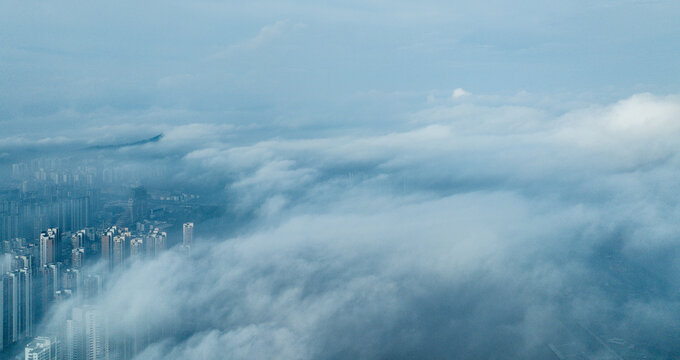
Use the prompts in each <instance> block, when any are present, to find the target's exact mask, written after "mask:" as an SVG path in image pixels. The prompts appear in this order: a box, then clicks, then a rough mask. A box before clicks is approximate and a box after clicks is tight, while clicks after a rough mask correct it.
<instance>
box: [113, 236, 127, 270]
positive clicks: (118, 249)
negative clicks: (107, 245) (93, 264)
mask: <svg viewBox="0 0 680 360" xmlns="http://www.w3.org/2000/svg"><path fill="white" fill-rule="evenodd" d="M126 255H127V251H126V238H125V236H123V235H116V236H114V237H113V257H112V261H113V266H114V267H115V266H120V265H122V264H123V263H124V262H125V258H126Z"/></svg>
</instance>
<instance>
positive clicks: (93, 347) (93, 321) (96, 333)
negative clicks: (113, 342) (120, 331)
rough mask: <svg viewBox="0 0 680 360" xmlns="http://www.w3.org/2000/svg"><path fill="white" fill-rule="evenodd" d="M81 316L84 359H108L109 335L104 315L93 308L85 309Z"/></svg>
mask: <svg viewBox="0 0 680 360" xmlns="http://www.w3.org/2000/svg"><path fill="white" fill-rule="evenodd" d="M83 317H84V323H85V329H84V330H85V359H86V360H102V359H108V357H109V337H108V331H107V330H108V329H107V326H106V322H105V320H104V317H103V316H102V315H101V313H100V312H99V311H97V310H96V309H94V308H88V309H85V310H84V314H83Z"/></svg>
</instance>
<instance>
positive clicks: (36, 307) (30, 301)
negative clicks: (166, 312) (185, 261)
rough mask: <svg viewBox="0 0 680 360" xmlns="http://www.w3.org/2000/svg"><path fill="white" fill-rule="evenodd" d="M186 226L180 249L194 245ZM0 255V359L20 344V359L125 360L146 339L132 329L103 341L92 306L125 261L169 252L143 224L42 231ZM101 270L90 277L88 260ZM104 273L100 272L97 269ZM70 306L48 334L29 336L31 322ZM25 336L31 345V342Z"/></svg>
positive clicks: (101, 317)
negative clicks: (51, 334)
mask: <svg viewBox="0 0 680 360" xmlns="http://www.w3.org/2000/svg"><path fill="white" fill-rule="evenodd" d="M193 228H194V224H193V223H185V224H183V227H182V230H183V231H182V244H181V247H182V248H183V249H190V247H191V244H192V242H193ZM0 245H2V249H1V250H2V256H1V257H0V273H1V274H2V275H0V284H1V286H0V295H1V296H0V308H2V311H1V312H0V324H1V325H2V326H0V334H1V336H0V355H1V354H3V353H5V354H9V353H11V352H12V351H15V352H16V350H17V349H18V348H19V347H20V346H23V344H25V343H26V342H27V341H30V342H29V343H28V345H26V347H25V358H26V359H50V360H52V359H55V360H96V359H120V360H124V359H131V358H132V357H133V356H134V355H135V354H136V353H138V352H139V351H141V349H143V348H144V347H145V346H146V344H147V343H148V341H149V339H150V336H151V334H150V330H149V329H146V330H145V329H141V330H140V329H136V330H135V334H132V335H130V336H128V337H126V338H124V339H121V338H118V339H113V340H112V339H110V337H109V334H108V325H107V319H106V314H104V313H102V312H101V311H100V310H99V309H98V308H97V307H96V303H97V302H96V301H95V300H96V299H97V297H99V295H101V294H102V289H103V283H104V281H105V279H106V276H107V275H108V274H109V273H111V272H112V271H114V270H116V269H118V268H121V267H123V266H124V265H125V264H126V263H127V262H132V261H138V260H142V259H145V258H153V257H156V256H159V255H160V254H161V253H162V252H163V251H165V250H166V249H167V247H168V244H167V233H166V232H164V231H161V230H160V229H159V228H158V227H154V226H150V224H149V223H146V224H145V223H140V224H138V225H137V229H135V230H131V229H129V228H126V227H119V226H110V227H108V228H105V229H102V230H100V231H96V230H95V229H94V228H85V229H81V230H78V231H75V232H68V233H62V232H61V231H60V230H59V229H58V228H49V229H47V230H45V231H43V232H41V233H40V235H39V236H38V239H37V241H34V242H27V241H25V240H23V239H20V238H17V239H13V240H10V241H2V242H1V243H0ZM97 262H98V263H100V264H102V265H103V266H99V267H98V269H99V270H100V271H103V272H102V273H89V272H88V270H87V269H88V268H89V267H88V266H86V265H87V264H89V263H97ZM102 269H103V270H102ZM65 302H68V306H71V309H70V312H69V314H68V316H67V318H65V319H63V326H62V328H61V329H60V330H59V331H58V334H54V335H55V336H54V337H44V336H39V337H35V338H34V336H36V335H43V334H36V328H35V327H36V324H38V323H39V321H40V320H41V319H42V318H44V317H45V316H46V315H47V314H48V312H49V311H50V308H51V307H52V306H53V305H54V304H55V303H65ZM31 339H32V340H31Z"/></svg>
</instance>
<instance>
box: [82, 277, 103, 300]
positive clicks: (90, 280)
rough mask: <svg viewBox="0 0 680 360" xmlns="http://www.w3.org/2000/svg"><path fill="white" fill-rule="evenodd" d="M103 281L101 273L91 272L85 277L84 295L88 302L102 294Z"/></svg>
mask: <svg viewBox="0 0 680 360" xmlns="http://www.w3.org/2000/svg"><path fill="white" fill-rule="evenodd" d="M102 289H103V282H102V277H101V276H100V275H94V274H90V275H87V276H86V277H85V278H84V279H83V297H84V299H85V302H86V303H89V300H92V299H94V298H96V297H98V296H99V295H101V294H102Z"/></svg>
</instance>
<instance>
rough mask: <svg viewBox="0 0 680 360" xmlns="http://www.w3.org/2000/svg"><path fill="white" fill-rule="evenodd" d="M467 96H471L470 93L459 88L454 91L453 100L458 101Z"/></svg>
mask: <svg viewBox="0 0 680 360" xmlns="http://www.w3.org/2000/svg"><path fill="white" fill-rule="evenodd" d="M466 95H470V93H469V92H467V91H465V90H463V89H461V88H457V89H455V90H453V93H452V94H451V98H452V99H458V98H461V97H463V96H466Z"/></svg>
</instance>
